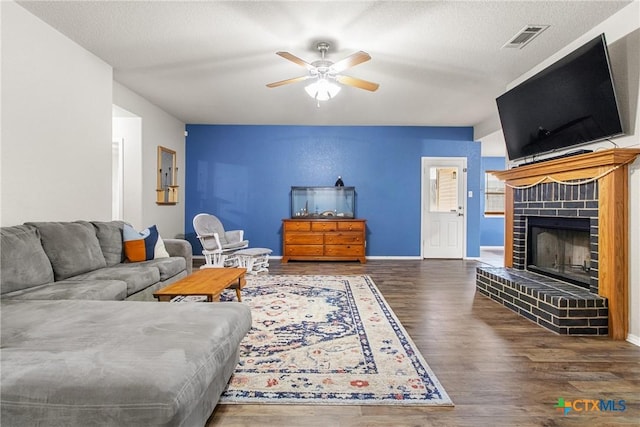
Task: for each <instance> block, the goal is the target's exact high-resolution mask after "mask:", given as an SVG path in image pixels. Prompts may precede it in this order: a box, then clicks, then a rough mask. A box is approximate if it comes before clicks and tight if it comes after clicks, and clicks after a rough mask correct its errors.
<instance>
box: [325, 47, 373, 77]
mask: <svg viewBox="0 0 640 427" xmlns="http://www.w3.org/2000/svg"><path fill="white" fill-rule="evenodd" d="M370 59H371V56H370V55H369V54H368V53H367V52H363V51H359V52H356V53H354V54H353V55H350V56H347V57H346V58H344V59H343V60H340V61H338V62H336V63H335V64H333V65H332V66H331V68H332V69H333V70H334V71H335V72H336V73H339V72H340V71H344V70H346V69H347V68H351V67H355V66H356V65H358V64H362V63H363V62H366V61H368V60H370Z"/></svg>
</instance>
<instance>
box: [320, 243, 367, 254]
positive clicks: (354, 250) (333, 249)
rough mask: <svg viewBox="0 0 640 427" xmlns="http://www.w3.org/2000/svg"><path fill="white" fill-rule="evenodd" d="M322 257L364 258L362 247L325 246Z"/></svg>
mask: <svg viewBox="0 0 640 427" xmlns="http://www.w3.org/2000/svg"><path fill="white" fill-rule="evenodd" d="M324 255H325V256H328V257H355V256H357V257H360V256H364V246H363V245H325V247H324Z"/></svg>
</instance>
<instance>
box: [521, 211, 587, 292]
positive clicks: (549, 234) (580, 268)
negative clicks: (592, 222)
mask: <svg viewBox="0 0 640 427" xmlns="http://www.w3.org/2000/svg"><path fill="white" fill-rule="evenodd" d="M527 221H528V224H527V269H528V270H531V271H535V272H537V273H540V274H544V275H547V276H551V277H554V278H557V279H560V280H565V281H567V282H571V283H574V284H576V285H579V286H582V287H585V288H587V289H588V288H589V282H590V277H591V272H590V268H591V250H590V246H589V242H590V239H589V219H588V218H547V217H529V218H528V220H527Z"/></svg>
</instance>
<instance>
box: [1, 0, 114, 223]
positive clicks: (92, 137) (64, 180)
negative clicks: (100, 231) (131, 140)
mask: <svg viewBox="0 0 640 427" xmlns="http://www.w3.org/2000/svg"><path fill="white" fill-rule="evenodd" d="M0 8H1V15H2V17H1V22H2V32H1V34H2V38H1V40H2V114H1V116H2V132H1V144H2V145H1V152H2V156H1V157H2V160H1V193H2V194H1V199H0V200H1V207H0V216H1V218H0V223H1V225H3V226H5V225H16V224H21V223H23V222H25V221H39V220H61V221H67V220H76V219H92V220H94V219H95V220H109V219H110V218H111V82H112V69H111V67H110V66H109V65H108V64H106V63H105V62H103V61H102V60H100V59H99V58H97V57H96V56H94V55H93V54H91V53H90V52H88V51H86V50H85V49H83V48H81V47H80V46H78V45H77V44H76V43H74V42H72V41H71V40H69V39H68V38H66V37H65V36H63V35H62V34H60V33H59V32H57V31H56V30H54V29H53V28H51V27H50V26H48V25H47V24H45V23H44V22H42V21H41V20H39V19H38V18H36V17H35V16H33V15H32V14H30V13H29V12H27V11H26V10H25V9H23V8H22V7H21V6H19V5H17V4H16V3H14V2H6V1H2V2H0Z"/></svg>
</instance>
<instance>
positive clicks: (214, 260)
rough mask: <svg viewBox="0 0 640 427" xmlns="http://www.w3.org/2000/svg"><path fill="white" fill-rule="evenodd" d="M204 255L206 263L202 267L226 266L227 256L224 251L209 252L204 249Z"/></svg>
mask: <svg viewBox="0 0 640 427" xmlns="http://www.w3.org/2000/svg"><path fill="white" fill-rule="evenodd" d="M202 254H203V255H204V259H205V264H204V265H203V266H202V267H200V268H222V267H224V260H225V258H226V256H225V255H223V254H222V252H209V251H202Z"/></svg>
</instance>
